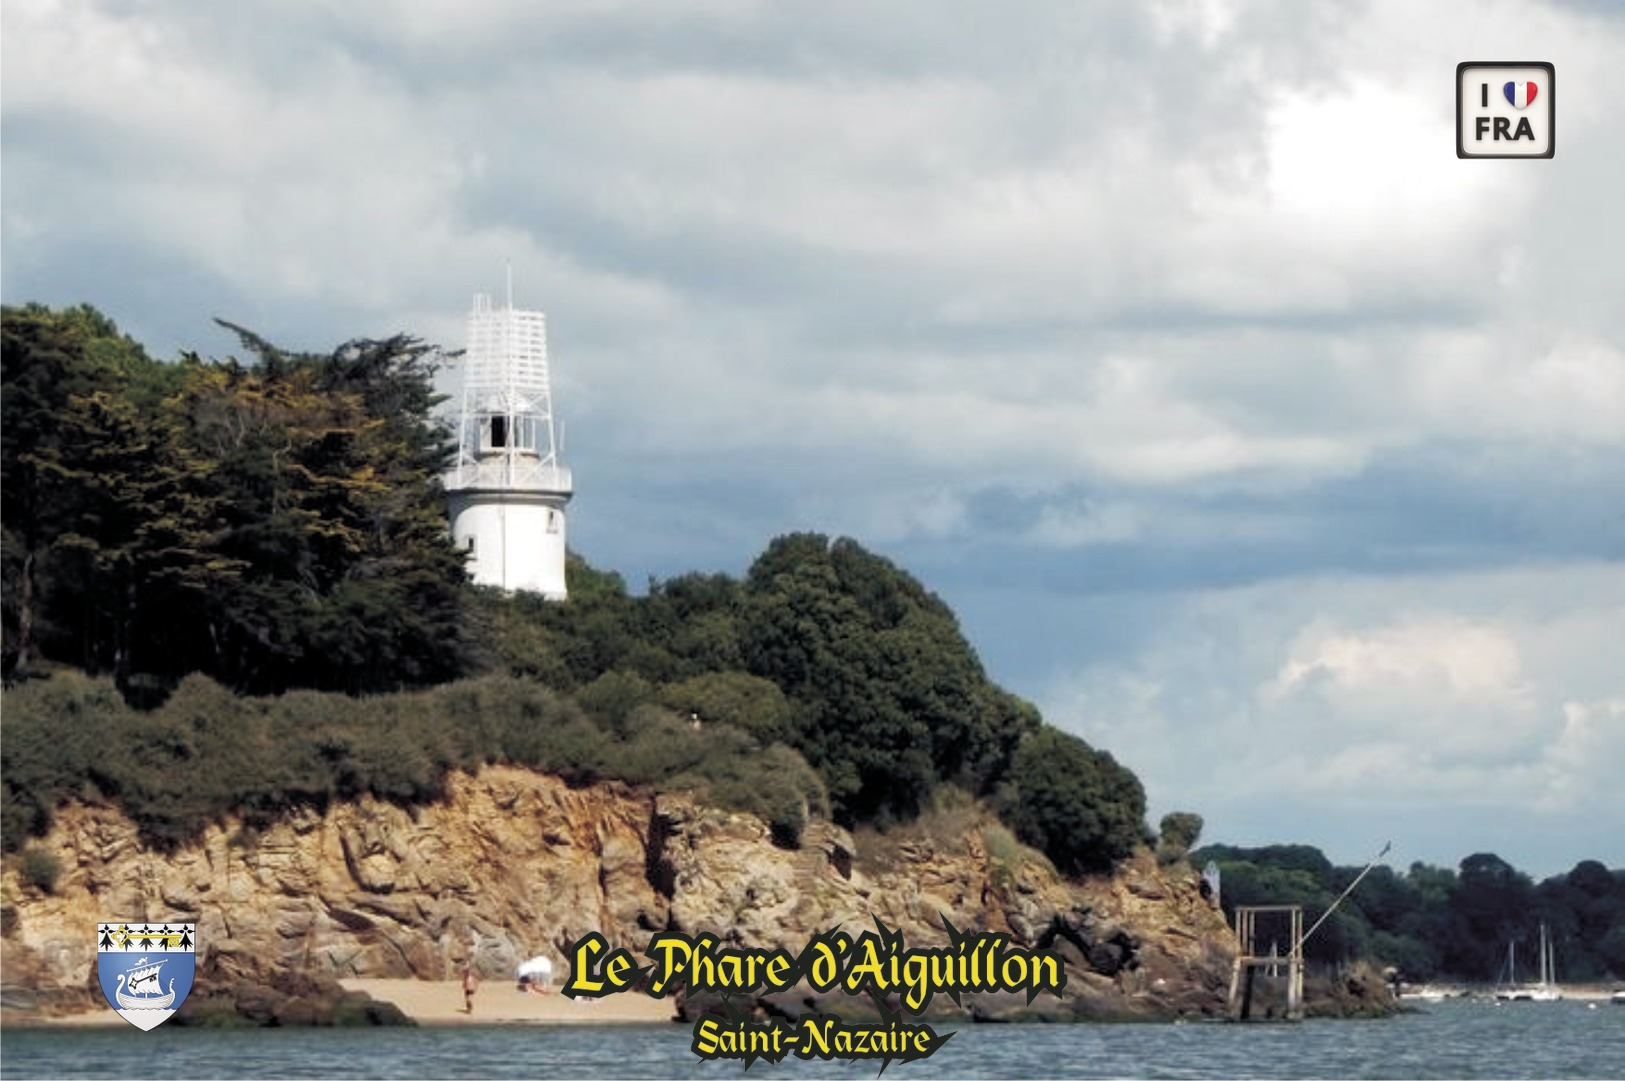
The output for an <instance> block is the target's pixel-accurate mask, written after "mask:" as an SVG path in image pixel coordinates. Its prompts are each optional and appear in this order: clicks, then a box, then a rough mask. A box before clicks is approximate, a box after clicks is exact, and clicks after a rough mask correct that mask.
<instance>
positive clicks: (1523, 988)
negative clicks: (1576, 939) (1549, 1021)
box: [1495, 923, 1563, 1002]
mask: <svg viewBox="0 0 1625 1081" xmlns="http://www.w3.org/2000/svg"><path fill="white" fill-rule="evenodd" d="M1517 961H1518V953H1517V946H1516V945H1515V944H1514V943H1511V942H1508V943H1507V983H1506V985H1505V986H1503V987H1499V988H1497V989H1496V992H1495V1000H1496V1001H1497V1002H1558V1001H1560V1000H1561V999H1562V998H1563V992H1562V991H1561V990H1559V989H1558V986H1557V966H1556V963H1555V961H1554V958H1553V953H1552V940H1551V936H1550V935H1549V934H1548V933H1547V929H1546V925H1545V924H1544V923H1543V924H1541V925H1540V982H1539V983H1537V984H1535V985H1534V986H1529V985H1527V984H1519V983H1518V973H1517Z"/></svg>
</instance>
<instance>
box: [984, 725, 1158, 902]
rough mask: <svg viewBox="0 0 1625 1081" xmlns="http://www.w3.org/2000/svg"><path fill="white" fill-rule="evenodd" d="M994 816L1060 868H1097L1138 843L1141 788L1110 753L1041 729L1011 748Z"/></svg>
mask: <svg viewBox="0 0 1625 1081" xmlns="http://www.w3.org/2000/svg"><path fill="white" fill-rule="evenodd" d="M999 813H1000V817H1002V818H1003V819H1004V821H1005V822H1006V823H1007V824H1008V825H1009V826H1010V828H1011V829H1013V830H1015V832H1016V836H1018V837H1020V838H1021V839H1022V840H1023V841H1025V842H1026V843H1027V844H1030V845H1032V846H1033V847H1034V848H1037V849H1039V850H1041V851H1042V852H1043V853H1044V854H1045V855H1047V856H1049V858H1050V859H1051V860H1052V861H1053V862H1054V863H1055V865H1056V867H1058V868H1060V869H1061V870H1062V871H1063V872H1066V873H1072V874H1080V873H1089V872H1096V871H1104V870H1106V869H1108V868H1109V867H1110V866H1111V865H1112V863H1113V862H1114V861H1116V860H1119V859H1122V858H1123V857H1125V856H1127V855H1128V854H1129V853H1131V852H1133V850H1134V846H1135V845H1136V844H1138V843H1139V842H1140V837H1141V833H1142V831H1143V830H1144V828H1145V791H1144V789H1142V788H1141V787H1140V782H1139V779H1138V778H1136V777H1135V776H1134V774H1133V773H1131V772H1130V771H1128V770H1127V769H1125V768H1123V767H1122V766H1120V765H1118V763H1117V761H1116V759H1114V758H1112V756H1111V755H1109V754H1107V753H1106V752H1104V751H1097V750H1095V749H1094V748H1093V747H1090V746H1089V745H1088V744H1087V743H1085V742H1084V741H1083V740H1081V739H1079V738H1077V737H1076V736H1073V735H1069V734H1067V733H1065V732H1061V731H1058V730H1056V729H1053V728H1041V729H1039V730H1038V731H1037V732H1036V733H1034V734H1033V735H1031V736H1029V737H1028V738H1027V740H1026V741H1025V742H1023V743H1022V745H1021V746H1020V748H1018V749H1017V751H1016V754H1015V758H1014V760H1013V761H1012V762H1011V765H1010V773H1009V779H1008V784H1007V787H1006V790H1005V792H1004V793H1003V796H1002V798H1001V801H1000V809H999Z"/></svg>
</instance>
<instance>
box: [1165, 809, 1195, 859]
mask: <svg viewBox="0 0 1625 1081" xmlns="http://www.w3.org/2000/svg"><path fill="white" fill-rule="evenodd" d="M1157 832H1158V836H1157V859H1158V860H1159V861H1160V862H1162V863H1174V862H1176V861H1178V860H1182V859H1184V858H1185V857H1186V856H1188V855H1189V854H1190V850H1191V848H1192V847H1193V846H1194V845H1195V844H1196V839H1197V838H1198V837H1200V836H1202V816H1201V815H1199V814H1195V813H1193V812H1191V811H1170V812H1169V813H1168V814H1165V815H1163V816H1162V824H1161V827H1160V828H1159V829H1158V831H1157Z"/></svg>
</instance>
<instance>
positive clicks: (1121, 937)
mask: <svg viewBox="0 0 1625 1081" xmlns="http://www.w3.org/2000/svg"><path fill="white" fill-rule="evenodd" d="M37 843H38V844H39V846H40V847H43V848H44V849H46V850H47V851H48V852H50V853H52V854H53V855H55V856H56V857H57V858H58V860H59V861H60V862H61V865H62V868H63V873H62V875H61V877H60V879H59V880H58V882H57V884H56V890H55V893H54V894H53V895H50V896H44V895H41V894H39V893H38V891H36V890H32V889H26V888H24V887H23V886H22V885H21V884H20V882H19V880H18V878H17V875H16V873H15V871H13V870H9V869H8V870H7V871H6V873H5V878H4V897H5V904H6V905H7V907H9V908H11V909H12V913H11V914H10V915H8V919H7V927H8V931H7V933H6V937H5V939H4V942H3V949H4V969H5V977H6V984H7V985H8V987H14V988H15V987H26V988H28V989H29V990H30V991H31V993H32V994H34V995H35V997H36V999H37V1001H39V1002H41V1003H42V1004H44V1005H43V1006H42V1008H49V1009H64V1008H73V1007H75V1006H77V1007H78V1008H91V1007H94V1006H98V1005H99V1004H100V1002H101V995H100V991H99V990H98V989H97V987H96V982H95V974H94V964H95V948H94V939H93V935H94V929H95V923H96V921H97V920H99V919H112V918H117V919H120V920H147V921H162V920H169V921H176V920H190V921H194V922H196V923H197V924H198V933H197V941H198V947H199V954H198V963H199V971H200V973H206V974H207V981H208V983H209V984H211V985H231V986H243V987H246V986H261V987H278V986H284V987H286V986H288V985H290V981H291V982H292V983H297V982H298V980H301V979H306V978H314V979H317V980H321V981H330V980H333V979H337V978H347V977H416V978H422V979H449V978H452V977H453V976H455V974H456V973H457V971H458V970H459V968H460V966H461V965H462V964H463V963H464V962H465V961H468V960H472V961H473V963H474V964H475V967H476V968H477V969H479V970H480V971H481V972H483V973H484V974H485V975H487V976H488V977H490V978H506V977H507V976H508V974H510V973H511V972H512V971H513V968H514V966H515V965H516V964H517V963H518V962H519V961H521V960H523V959H525V958H527V957H530V956H533V955H536V954H545V955H547V956H549V957H551V958H552V959H553V960H554V962H555V968H556V971H558V972H561V973H562V972H566V971H567V970H568V968H567V966H568V961H569V957H568V948H569V946H570V945H571V944H573V943H574V942H575V941H576V940H577V939H579V938H580V937H581V936H582V935H584V934H586V933H587V932H589V931H598V932H600V933H602V934H603V935H604V936H605V938H607V939H608V940H609V942H610V945H611V946H612V947H619V946H625V947H627V948H629V949H630V950H632V952H633V953H634V954H641V952H642V950H643V947H644V946H645V945H647V942H648V939H649V935H650V934H651V933H652V932H653V931H656V930H662V929H667V928H671V929H675V930H682V931H687V932H690V933H697V932H700V931H709V932H712V933H714V934H716V935H717V936H718V937H719V938H720V939H721V940H723V941H724V942H725V943H727V944H734V945H751V946H767V947H772V946H780V945H782V946H785V947H786V948H788V949H789V950H790V951H791V952H792V953H796V952H799V951H800V949H801V948H802V947H803V946H804V945H805V944H806V942H807V940H808V938H809V937H810V936H811V935H813V934H817V933H819V932H822V931H825V930H828V929H830V928H831V927H833V926H835V925H836V924H840V925H842V926H843V927H844V928H848V929H851V930H852V933H854V934H856V933H857V932H858V931H861V930H864V929H868V928H871V927H873V925H874V920H875V919H879V920H880V921H882V922H883V923H885V924H886V925H887V926H888V927H893V928H897V929H900V930H901V931H902V932H903V933H904V935H905V937H906V942H907V944H908V945H910V946H915V945H920V946H938V945H944V944H946V942H947V935H946V933H945V932H944V930H943V928H942V926H941V922H940V920H941V916H942V915H946V916H947V917H948V919H949V920H951V921H952V922H953V923H954V924H955V926H957V927H959V928H961V929H978V930H980V929H987V930H996V931H1005V932H1008V933H1009V934H1010V935H1011V936H1012V939H1013V941H1014V942H1015V943H1016V944H1018V945H1023V946H1038V947H1050V946H1053V947H1055V948H1056V949H1057V950H1059V951H1060V952H1061V954H1062V956H1063V957H1064V958H1065V960H1066V962H1067V968H1068V986H1067V996H1066V999H1065V1001H1064V1002H1060V1003H1057V1002H1055V1001H1054V1000H1053V999H1049V998H1048V997H1047V996H1046V997H1045V998H1041V999H1040V1000H1038V1001H1037V1002H1035V1003H1034V1004H1033V1006H1034V1007H1044V1008H1047V1009H1048V1010H1049V1011H1050V1012H1051V1013H1059V1014H1061V1015H1064V1016H1078V1017H1094V1016H1175V1015H1180V1014H1198V1013H1200V1014H1219V1013H1222V1012H1223V1010H1224V1005H1225V1003H1224V995H1225V991H1226V988H1227V985H1228V979H1229V965H1230V959H1231V950H1232V948H1233V947H1232V946H1231V939H1230V936H1229V934H1228V932H1227V930H1226V928H1225V925H1224V921H1223V919H1222V917H1221V916H1220V915H1219V913H1218V912H1217V911H1216V910H1215V909H1213V908H1212V907H1211V906H1210V905H1209V903H1208V902H1207V901H1206V900H1204V899H1203V898H1202V897H1201V896H1200V895H1199V893H1198V889H1197V877H1196V875H1195V874H1194V872H1191V871H1190V870H1189V868H1186V867H1183V866H1179V867H1176V868H1164V867H1159V866H1158V865H1157V863H1156V861H1155V860H1154V859H1153V858H1151V857H1150V855H1149V854H1146V855H1142V856H1140V857H1137V858H1136V859H1134V860H1132V861H1130V862H1129V863H1128V864H1127V865H1126V866H1125V867H1124V868H1123V869H1122V870H1121V871H1120V873H1119V874H1118V875H1116V876H1114V877H1112V878H1109V879H1098V880H1090V881H1088V882H1084V883H1081V884H1079V883H1068V882H1065V881H1063V880H1061V879H1059V878H1057V877H1056V876H1055V875H1054V874H1053V873H1052V872H1050V871H1048V870H1047V868H1045V867H1044V866H1043V865H1042V864H1041V862H1039V861H1036V860H1020V861H1014V862H1012V861H1011V860H1009V859H1008V858H1006V859H1003V860H1001V859H996V858H994V857H993V856H991V855H990V854H989V852H988V850H987V846H986V844H985V841H984V836H983V832H982V830H981V828H980V827H979V826H974V825H973V826H970V827H967V828H965V829H964V830H962V831H961V833H960V834H959V835H957V836H955V837H951V838H949V839H948V843H942V842H940V841H939V842H932V841H930V840H924V839H922V838H921V837H920V836H918V835H914V836H901V835H900V836H899V838H898V839H896V840H895V841H888V840H887V839H885V838H882V839H880V840H879V841H876V842H873V843H874V844H878V845H880V846H882V851H881V852H880V853H879V854H878V855H876V854H874V853H871V855H870V858H869V859H867V860H860V859H858V858H857V854H856V846H855V843H854V840H853V838H852V837H851V836H850V835H848V834H847V833H846V832H845V831H844V830H841V829H839V828H838V827H835V826H832V825H830V824H828V823H822V822H815V823H812V824H811V825H809V827H808V828H807V830H806V833H805V835H804V836H803V838H802V844H801V847H800V848H798V849H796V850H786V849H783V848H779V847H776V846H774V844H773V843H772V840H771V838H770V835H769V831H768V827H767V826H766V825H765V824H764V823H762V822H760V821H759V820H757V819H755V818H753V817H749V816H743V815H736V814H727V813H724V812H721V811H717V810H714V809H711V808H707V807H702V806H699V805H696V804H695V803H694V802H693V801H692V800H690V799H688V798H686V797H682V796H660V797H656V796H653V795H651V794H649V793H647V792H643V791H639V790H636V789H633V788H630V787H628V786H625V785H622V784H618V783H604V784H598V785H593V786H588V787H582V788H571V787H570V786H569V785H567V784H565V783H564V782H563V781H560V780H558V779H557V778H554V777H550V776H546V775H542V774H536V773H532V772H529V771H526V770H520V769H514V768H508V767H488V768H486V769H484V770H482V771H481V772H480V773H479V774H478V775H477V776H466V775H462V776H457V777H455V778H453V779H452V780H451V781H450V784H449V786H448V795H447V798H446V799H445V800H444V801H443V802H441V803H437V804H434V805H430V806H424V807H417V808H412V809H402V808H400V807H397V806H394V805H392V804H389V803H384V802H379V801H376V800H370V799H368V800H362V801H360V802H358V803H353V804H343V805H335V806H333V807H331V808H329V809H328V810H327V811H326V812H325V813H316V812H314V811H302V812H299V813H297V814H295V815H294V816H292V817H290V818H289V819H287V820H285V821H283V822H281V823H279V824H277V825H276V826H274V827H272V828H269V829H266V830H264V831H261V832H258V833H254V832H251V831H245V830H242V829H241V828H240V827H238V826H236V825H235V824H231V823H228V824H226V825H223V826H215V827H211V828H210V829H209V830H208V831H207V832H206V833H205V834H204V836H203V837H202V838H201V840H200V841H199V842H198V843H196V844H195V845H193V846H191V847H188V848H186V849H183V850H181V851H179V852H176V853H174V854H172V855H165V854H161V853H157V852H153V851H148V850H146V849H144V848H143V847H142V845H141V844H140V841H139V838H138V836H137V832H136V829H135V826H134V825H133V824H132V823H131V822H130V821H128V820H127V819H125V818H124V817H123V816H122V815H121V814H120V813H118V812H117V811H116V810H112V809H108V808H86V807H70V808H64V809H62V810H61V811H60V812H59V813H58V816H57V821H56V825H55V826H54V828H53V830H52V832H51V834H50V835H49V836H48V837H46V838H44V839H43V840H42V841H40V842H37ZM768 1005H770V1006H774V1007H775V1008H780V1009H784V1010H786V1011H789V1012H796V1011H798V1010H800V1009H805V1008H808V1007H809V1005H810V1004H809V1003H807V1002H805V1001H801V1002H790V1003H778V1004H768ZM950 1005H951V1004H950ZM966 1006H967V1008H968V1009H970V1010H971V1012H974V1013H976V1014H977V1015H978V1016H984V1017H988V1018H997V1017H1001V1016H1007V1015H1009V1014H1010V1013H1011V1012H1012V1011H1013V1010H1018V1009H1020V1010H1025V1009H1026V1008H1027V1007H1026V1004H1025V1002H1024V1000H1020V1001H1016V1002H1003V1001H999V1000H998V997H997V996H983V997H982V999H981V1000H978V1001H976V1002H967V1003H966ZM819 1008H823V1007H822V1006H819Z"/></svg>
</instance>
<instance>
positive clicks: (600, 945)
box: [564, 931, 609, 998]
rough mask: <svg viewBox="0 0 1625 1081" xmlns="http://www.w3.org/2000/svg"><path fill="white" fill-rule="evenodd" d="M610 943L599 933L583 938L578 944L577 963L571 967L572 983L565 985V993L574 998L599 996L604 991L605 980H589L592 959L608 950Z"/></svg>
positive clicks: (593, 932) (592, 933) (594, 932)
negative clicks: (578, 996) (577, 996)
mask: <svg viewBox="0 0 1625 1081" xmlns="http://www.w3.org/2000/svg"><path fill="white" fill-rule="evenodd" d="M608 946H609V943H607V942H605V941H604V936H603V935H601V934H599V933H598V932H597V931H592V932H589V933H588V934H585V935H583V936H581V941H580V942H577V943H576V963H575V964H573V965H571V966H570V982H569V983H567V984H565V985H564V993H565V994H566V995H569V996H570V997H571V998H574V997H575V996H576V995H588V996H593V995H598V994H602V993H603V990H604V981H603V980H592V979H588V978H587V973H589V972H591V971H592V959H593V958H594V957H596V956H597V955H598V954H600V953H603V952H604V950H605V949H607V948H608Z"/></svg>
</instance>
